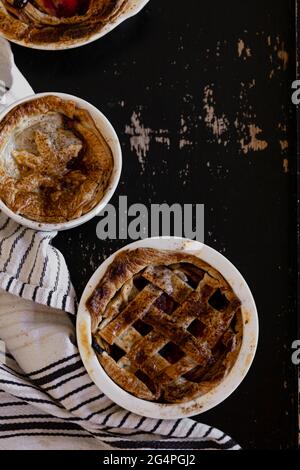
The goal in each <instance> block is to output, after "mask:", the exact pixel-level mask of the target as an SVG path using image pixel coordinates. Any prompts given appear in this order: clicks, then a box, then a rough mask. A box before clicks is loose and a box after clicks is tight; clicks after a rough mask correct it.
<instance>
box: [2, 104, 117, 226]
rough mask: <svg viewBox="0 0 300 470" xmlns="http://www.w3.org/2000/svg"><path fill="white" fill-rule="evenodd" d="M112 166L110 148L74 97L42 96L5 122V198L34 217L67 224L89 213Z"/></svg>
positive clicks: (21, 107) (10, 114) (107, 180)
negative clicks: (70, 99) (69, 98)
mask: <svg viewBox="0 0 300 470" xmlns="http://www.w3.org/2000/svg"><path fill="white" fill-rule="evenodd" d="M112 170H113V156H112V152H111V149H110V147H109V146H108V144H107V143H106V141H105V140H104V138H103V136H102V134H101V133H100V131H99V130H98V128H97V127H96V125H95V123H94V121H93V119H92V117H91V116H90V114H89V113H88V111H86V110H84V109H81V108H79V107H78V106H77V105H76V104H75V103H74V102H73V101H68V100H64V99H61V98H59V97H57V96H51V95H49V96H43V97H40V98H36V99H33V100H31V101H27V102H25V103H22V104H20V105H19V106H16V107H15V108H14V109H13V110H12V111H10V112H9V113H8V114H7V115H6V116H5V117H4V119H3V120H2V121H1V122H0V198H1V199H2V201H3V202H4V204H6V205H7V206H8V207H9V208H10V209H11V210H12V211H14V212H15V213H18V214H21V215H22V216H24V217H26V218H28V219H32V220H35V221H38V222H46V223H61V222H65V221H68V220H72V219H76V218H78V217H80V216H81V215H83V214H85V213H87V212H89V211H90V210H91V209H92V208H93V207H94V206H95V205H96V204H97V203H98V202H99V201H100V200H101V199H102V198H103V196H104V194H105V192H106V190H107V187H108V185H109V181H110V177H111V174H112Z"/></svg>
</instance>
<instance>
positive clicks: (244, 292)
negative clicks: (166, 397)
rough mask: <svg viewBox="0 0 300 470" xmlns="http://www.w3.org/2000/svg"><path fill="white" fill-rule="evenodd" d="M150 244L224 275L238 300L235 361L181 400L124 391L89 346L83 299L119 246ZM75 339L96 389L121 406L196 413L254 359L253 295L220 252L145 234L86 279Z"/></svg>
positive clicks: (161, 414) (227, 390)
mask: <svg viewBox="0 0 300 470" xmlns="http://www.w3.org/2000/svg"><path fill="white" fill-rule="evenodd" d="M138 247H151V248H157V249H163V250H183V251H187V252H190V253H192V254H194V255H196V256H198V257H199V258H201V259H203V260H204V261H206V262H207V263H209V264H211V265H212V266H213V267H214V268H216V269H217V270H218V271H219V272H220V273H221V274H222V275H223V276H224V277H225V279H227V281H228V282H229V284H230V285H231V286H232V288H233V290H234V291H235V293H236V295H237V296H238V297H239V298H240V300H241V302H242V317H243V341H242V345H241V349H240V352H239V355H238V357H237V360H236V362H235V364H234V365H233V367H232V369H231V370H230V372H229V373H228V375H227V376H226V377H225V378H224V380H223V381H222V382H221V383H220V384H219V385H218V386H216V387H215V388H214V389H212V390H211V391H210V392H208V393H207V394H205V395H203V396H201V397H198V398H196V399H195V400H191V401H189V402H186V403H181V404H160V403H153V402H149V401H145V400H141V399H139V398H136V397H134V396H133V395H131V394H129V393H127V392H126V391H125V390H123V389H122V388H120V387H119V386H118V385H117V384H116V383H115V382H113V380H111V378H110V377H109V376H108V375H107V374H106V372H105V371H104V369H103V368H102V366H101V365H100V363H99V361H98V359H97V357H96V355H95V353H94V350H93V349H92V347H91V339H92V338H91V320H90V314H89V312H88V310H87V308H86V300H87V299H88V298H89V296H90V295H91V293H92V291H93V289H94V288H95V287H96V285H97V284H98V282H99V281H100V279H101V277H102V276H103V275H104V273H105V271H106V269H107V267H108V265H109V264H110V263H111V262H112V260H113V258H114V257H115V256H116V255H117V254H118V253H119V252H120V251H123V250H125V249H126V250H127V249H134V248H138ZM77 340H78V346H79V351H80V354H81V358H82V361H83V363H84V365H85V368H86V370H87V372H88V374H89V376H90V377H91V379H92V380H93V381H94V383H95V384H96V385H97V386H98V387H99V389H100V390H101V391H102V392H104V393H105V394H106V395H107V396H108V397H109V398H110V399H111V400H113V401H114V402H115V403H117V404H118V405H120V406H121V407H123V408H125V409H127V410H129V411H132V412H134V413H137V414H139V415H141V416H146V417H149V418H160V419H178V418H182V417H187V416H193V415H197V414H199V413H203V412H204V411H207V410H209V409H210V408H213V407H214V406H216V405H218V404H219V403H221V402H222V401H223V400H225V398H227V397H228V396H229V395H230V394H231V393H232V392H233V391H234V390H235V389H236V388H237V387H238V385H239V384H240V383H241V382H242V380H243V379H244V377H245V375H246V374H247V372H248V370H249V368H250V365H251V363H252V361H253V359H254V356H255V351H256V346H257V341H258V317H257V311H256V306H255V302H254V299H253V297H252V294H251V292H250V289H249V287H248V285H247V284H246V282H245V280H244V279H243V277H242V275H241V274H240V273H239V271H238V270H237V269H236V268H235V267H234V266H233V264H232V263H231V262H230V261H228V259H226V258H225V257H224V256H223V255H221V254H220V253H218V252H217V251H216V250H214V249H213V248H210V247H209V246H207V245H204V244H202V243H199V242H197V241H192V240H188V239H184V238H178V237H160V238H148V239H145V240H141V241H138V242H135V243H131V244H129V245H127V246H126V247H124V248H122V249H121V250H119V251H117V252H116V253H114V254H113V255H111V256H110V257H109V258H108V259H106V260H105V261H104V262H103V263H102V264H101V266H100V267H99V268H98V269H97V271H96V272H95V273H94V275H93V276H92V277H91V279H90V280H89V282H88V284H87V286H86V288H85V290H84V293H83V295H82V298H81V301H80V304H79V310H78V314H77Z"/></svg>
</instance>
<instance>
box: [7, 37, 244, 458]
mask: <svg viewBox="0 0 300 470" xmlns="http://www.w3.org/2000/svg"><path fill="white" fill-rule="evenodd" d="M3 44H4V47H5V48H7V44H5V43H3V41H1V43H0V54H1V50H2V51H3V48H2V46H3ZM6 50H9V49H6ZM0 78H1V75H0ZM13 82H14V76H13V77H12V83H13ZM23 83H24V82H23ZM29 88H30V87H29ZM29 88H27V90H28V89H29ZM25 89H26V87H24V88H23V89H22V88H21V87H20V89H16V90H15V92H14V93H16V95H17V94H18V92H19V97H20V95H22V92H24V90H25ZM55 235H56V232H42V231H39V232H36V231H34V230H30V229H28V228H25V227H22V226H20V225H18V224H16V223H15V222H14V221H12V220H10V219H9V218H7V217H6V216H5V215H4V214H3V213H0V340H2V344H0V448H1V449H99V450H103V449H189V450H193V449H239V448H240V447H239V446H238V445H237V444H236V443H235V442H234V441H233V440H232V439H231V438H230V437H229V436H227V435H226V434H225V433H223V432H221V431H219V430H217V429H215V428H212V427H210V426H207V425H205V424H200V423H197V422H196V421H194V420H192V419H181V420H170V421H169V420H168V421H166V420H155V419H148V418H144V417H141V416H137V415H135V414H133V413H130V412H128V411H126V410H123V409H121V408H120V407H119V406H117V405H115V404H114V403H113V402H111V401H110V400H109V399H108V398H107V397H106V396H105V395H104V394H103V393H101V391H100V390H99V389H98V388H97V387H96V386H95V385H94V384H93V382H92V381H91V380H90V378H89V376H88V374H87V373H86V371H85V369H84V366H83V364H82V362H81V359H80V355H79V353H78V349H77V345H76V336H75V327H74V323H75V315H76V307H77V303H76V296H75V292H74V289H73V286H72V283H71V280H70V275H69V271H68V269H67V266H66V263H65V260H64V258H63V256H62V254H61V253H60V252H59V251H58V250H57V249H56V248H54V247H53V246H52V245H51V240H52V239H53V238H54V237H55ZM0 343H1V341H0ZM1 346H2V347H1ZM1 351H2V352H1Z"/></svg>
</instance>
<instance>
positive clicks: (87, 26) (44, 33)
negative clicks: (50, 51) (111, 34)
mask: <svg viewBox="0 0 300 470" xmlns="http://www.w3.org/2000/svg"><path fill="white" fill-rule="evenodd" d="M128 2H129V0H0V33H2V34H3V35H4V36H5V37H6V38H7V39H10V40H16V41H22V42H24V43H27V44H28V45H37V46H43V45H44V46H47V44H54V45H55V44H59V45H65V46H71V45H74V44H76V43H78V42H83V41H85V40H88V39H89V38H90V37H91V36H93V35H94V34H96V33H98V32H99V31H101V29H102V28H103V27H104V26H105V25H106V24H107V23H110V22H112V21H114V20H115V19H116V18H117V17H118V16H119V15H120V14H121V13H123V11H124V10H125V9H126V8H127V7H128Z"/></svg>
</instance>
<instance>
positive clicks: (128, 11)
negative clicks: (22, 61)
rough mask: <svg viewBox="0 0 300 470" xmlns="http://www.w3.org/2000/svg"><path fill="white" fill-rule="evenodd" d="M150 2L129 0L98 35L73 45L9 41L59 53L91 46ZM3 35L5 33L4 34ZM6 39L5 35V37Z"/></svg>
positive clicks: (146, 0) (75, 42) (147, 0)
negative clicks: (122, 9)
mask: <svg viewBox="0 0 300 470" xmlns="http://www.w3.org/2000/svg"><path fill="white" fill-rule="evenodd" d="M148 2H149V0H128V6H127V7H126V8H125V9H124V11H123V12H122V13H121V14H120V15H119V16H117V17H116V18H115V19H114V20H113V21H111V22H110V23H107V24H106V25H105V26H104V27H103V28H102V29H101V30H100V31H99V32H98V33H96V34H93V35H92V36H91V37H90V38H88V39H86V40H84V39H78V40H77V41H76V40H74V42H72V43H71V44H59V43H57V42H54V43H51V42H50V43H47V44H40V45H39V44H32V43H28V42H26V41H22V40H19V41H18V40H16V39H9V38H6V39H9V41H11V42H14V43H15V44H18V45H19V46H25V47H29V48H30V49H40V50H48V51H49V50H51V51H59V50H65V49H74V48H75V47H81V46H85V45H86V44H90V43H91V42H94V41H97V39H100V38H102V37H103V36H105V35H106V34H107V33H109V32H110V31H112V30H113V29H115V28H116V27H117V26H119V24H121V23H123V21H125V20H127V19H129V18H131V17H132V16H135V15H137V14H138V13H139V12H140V11H141V10H142V9H143V8H144V6H145V5H146V4H147V3H148ZM2 35H3V33H2ZM3 37H5V35H3Z"/></svg>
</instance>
